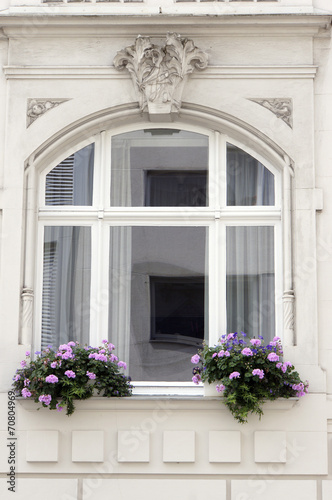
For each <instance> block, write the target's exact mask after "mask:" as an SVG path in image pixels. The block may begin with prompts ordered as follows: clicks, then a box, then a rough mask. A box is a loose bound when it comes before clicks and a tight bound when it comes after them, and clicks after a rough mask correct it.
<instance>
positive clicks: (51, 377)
mask: <svg viewBox="0 0 332 500" xmlns="http://www.w3.org/2000/svg"><path fill="white" fill-rule="evenodd" d="M45 382H47V383H48V384H56V383H57V382H59V379H58V377H57V376H56V375H48V376H47V377H46V378H45Z"/></svg>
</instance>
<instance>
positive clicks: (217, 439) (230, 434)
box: [209, 431, 241, 462]
mask: <svg viewBox="0 0 332 500" xmlns="http://www.w3.org/2000/svg"><path fill="white" fill-rule="evenodd" d="M209 462H241V433H240V432H238V431H210V432H209Z"/></svg>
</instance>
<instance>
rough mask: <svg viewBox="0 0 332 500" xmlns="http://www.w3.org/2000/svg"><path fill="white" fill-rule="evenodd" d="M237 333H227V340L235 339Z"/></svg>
mask: <svg viewBox="0 0 332 500" xmlns="http://www.w3.org/2000/svg"><path fill="white" fill-rule="evenodd" d="M235 335H236V334H235V333H229V334H228V335H227V340H231V339H234V337H235Z"/></svg>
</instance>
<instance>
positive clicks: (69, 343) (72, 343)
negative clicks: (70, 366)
mask: <svg viewBox="0 0 332 500" xmlns="http://www.w3.org/2000/svg"><path fill="white" fill-rule="evenodd" d="M67 345H70V346H72V347H74V345H76V344H75V342H73V341H72V340H71V341H70V342H68V344H67Z"/></svg>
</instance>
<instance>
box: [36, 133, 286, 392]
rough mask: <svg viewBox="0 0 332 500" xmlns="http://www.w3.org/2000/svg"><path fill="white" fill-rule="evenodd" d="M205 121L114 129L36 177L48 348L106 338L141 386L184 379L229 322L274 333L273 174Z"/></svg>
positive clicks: (277, 239) (277, 277)
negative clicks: (201, 126)
mask: <svg viewBox="0 0 332 500" xmlns="http://www.w3.org/2000/svg"><path fill="white" fill-rule="evenodd" d="M245 149H246V150H244V148H243V146H242V145H241V144H239V143H237V142H236V141H232V140H231V139H230V138H228V137H226V136H224V135H222V134H219V133H216V132H213V133H210V132H206V131H202V130H198V129H190V128H187V129H186V130H183V129H179V128H168V127H166V126H163V128H152V127H151V126H149V127H146V128H144V129H140V130H130V131H128V130H125V129H123V130H119V131H118V132H117V133H114V132H111V131H108V132H102V133H101V134H99V135H98V136H96V137H94V138H93V139H91V141H86V142H85V143H84V144H81V145H80V148H78V150H77V151H74V152H72V154H70V155H67V156H66V158H64V159H62V161H58V162H57V164H55V165H50V166H49V167H48V168H47V169H46V170H45V171H44V172H43V174H42V175H41V184H40V208H39V221H40V245H41V247H42V251H43V259H42V261H43V266H42V269H40V272H39V275H40V277H41V279H40V282H41V284H40V292H39V299H38V300H37V302H38V303H39V304H40V306H39V307H40V309H39V310H38V315H37V316H38V318H39V320H38V318H37V324H36V330H37V335H39V336H40V338H41V344H42V346H43V347H45V346H46V345H48V344H52V345H58V344H59V343H64V342H67V341H68V340H78V341H80V342H82V343H87V344H91V345H95V344H97V343H99V342H100V341H101V339H103V338H108V339H109V340H110V341H111V342H113V343H114V344H115V345H116V346H117V351H118V354H119V356H120V357H121V359H124V360H125V361H127V363H128V367H129V374H130V376H131V377H132V379H133V380H134V381H138V382H143V381H144V382H151V381H156V382H180V383H181V382H189V381H190V380H191V370H192V365H191V363H190V357H191V356H192V355H193V354H194V353H196V352H197V348H198V347H199V346H200V345H201V344H202V342H203V340H204V339H205V341H206V342H210V343H212V344H214V343H215V342H217V340H218V338H219V336H220V335H221V334H223V333H225V332H230V331H244V332H246V333H247V334H248V335H250V336H252V337H254V336H255V337H257V336H258V335H263V336H264V338H265V339H269V338H270V339H271V338H272V337H273V336H274V335H277V334H279V335H280V333H281V332H280V314H281V311H280V309H281V306H280V304H279V301H278V300H276V297H277V296H278V294H279V292H280V290H281V286H280V283H281V262H280V261H281V258H280V255H281V250H280V249H281V208H280V203H281V195H280V174H279V171H278V170H277V169H276V168H274V167H273V165H270V164H268V162H266V161H265V160H264V159H263V158H261V157H259V156H258V155H256V154H255V153H254V152H252V151H249V150H248V149H247V148H245Z"/></svg>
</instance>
